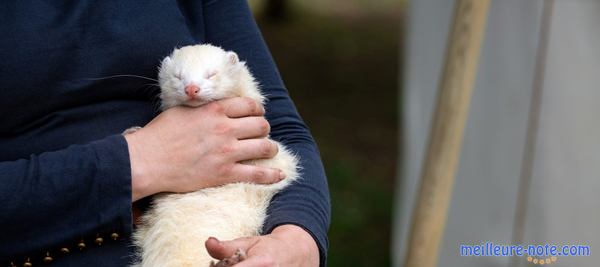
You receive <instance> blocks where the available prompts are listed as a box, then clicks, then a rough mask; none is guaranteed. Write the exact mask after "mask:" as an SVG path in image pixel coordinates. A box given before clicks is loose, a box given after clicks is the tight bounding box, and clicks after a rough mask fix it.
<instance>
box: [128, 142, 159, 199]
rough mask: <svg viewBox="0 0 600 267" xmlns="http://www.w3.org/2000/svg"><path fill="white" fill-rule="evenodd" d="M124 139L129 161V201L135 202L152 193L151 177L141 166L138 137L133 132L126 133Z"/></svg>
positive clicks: (141, 159)
mask: <svg viewBox="0 0 600 267" xmlns="http://www.w3.org/2000/svg"><path fill="white" fill-rule="evenodd" d="M125 140H126V141H127V147H128V149H129V162H130V168H131V201H132V202H135V201H137V200H139V199H141V198H144V197H146V196H149V195H152V194H153V192H152V190H151V188H152V184H151V179H150V178H149V176H148V175H147V172H146V171H145V170H146V168H145V167H144V166H143V162H144V161H143V158H142V155H141V152H140V151H139V149H138V147H139V145H138V143H139V138H138V137H137V135H136V134H135V133H131V134H126V135H125Z"/></svg>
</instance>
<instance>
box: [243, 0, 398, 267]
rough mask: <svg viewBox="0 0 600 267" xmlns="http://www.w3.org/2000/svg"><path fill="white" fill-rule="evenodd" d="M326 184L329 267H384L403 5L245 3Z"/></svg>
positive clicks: (383, 0)
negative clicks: (314, 146) (306, 130)
mask: <svg viewBox="0 0 600 267" xmlns="http://www.w3.org/2000/svg"><path fill="white" fill-rule="evenodd" d="M249 3H250V4H251V6H252V8H253V11H254V13H255V16H256V18H257V20H258V23H259V26H260V28H261V30H262V33H263V35H264V37H265V39H266V42H267V44H268V45H269V48H270V49H271V53H272V54H273V56H274V58H275V61H276V62H277V65H278V67H279V69H280V72H281V75H282V77H283V80H284V81H285V83H286V86H287V88H288V90H289V91H290V95H291V96H292V99H293V100H294V102H295V103H296V105H297V107H298V110H299V111H300V114H301V115H302V117H303V118H304V120H305V121H306V123H307V124H308V126H309V127H310V129H311V132H312V134H313V135H314V137H315V139H316V141H317V143H318V145H319V148H320V150H321V156H322V157H323V161H324V164H325V169H326V172H327V176H328V179H329V187H330V192H331V198H332V199H331V200H332V222H331V227H330V231H329V238H330V247H329V266H333V267H337V266H389V265H390V237H391V219H392V216H391V214H392V197H393V193H394V192H393V189H394V184H395V176H396V175H395V174H396V162H397V160H398V159H397V150H398V142H397V140H398V137H399V136H398V126H397V125H398V108H399V107H398V80H399V75H398V74H399V73H400V69H399V62H400V54H399V51H400V43H401V42H400V40H401V36H402V33H401V27H400V25H401V23H402V18H403V10H404V7H405V1H402V0H379V1H375V0H371V1H369V0H329V1H322V0H321V1H319V0H250V1H249Z"/></svg>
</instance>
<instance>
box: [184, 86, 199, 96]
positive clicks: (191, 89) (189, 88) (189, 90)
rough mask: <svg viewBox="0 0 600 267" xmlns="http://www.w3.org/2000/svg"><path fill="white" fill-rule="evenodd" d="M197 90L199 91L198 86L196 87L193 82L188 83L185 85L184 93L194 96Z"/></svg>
mask: <svg viewBox="0 0 600 267" xmlns="http://www.w3.org/2000/svg"><path fill="white" fill-rule="evenodd" d="M199 92H200V87H198V86H196V85H194V84H190V85H188V86H186V87H185V94H186V95H187V96H189V97H190V98H195V97H196V96H197V95H198V93H199Z"/></svg>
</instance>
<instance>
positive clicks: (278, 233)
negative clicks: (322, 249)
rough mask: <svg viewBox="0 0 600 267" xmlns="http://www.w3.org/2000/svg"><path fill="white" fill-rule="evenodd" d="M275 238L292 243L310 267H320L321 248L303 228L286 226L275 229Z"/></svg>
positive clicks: (272, 233)
mask: <svg viewBox="0 0 600 267" xmlns="http://www.w3.org/2000/svg"><path fill="white" fill-rule="evenodd" d="M271 235H272V236H273V237H274V238H277V239H279V240H282V241H284V242H287V243H290V244H291V246H292V247H295V248H298V251H300V252H301V254H302V256H303V258H304V259H307V260H308V263H310V264H309V266H319V247H318V246H317V242H316V241H315V239H314V238H313V237H312V236H311V235H310V234H309V233H308V232H307V231H306V230H304V229H303V228H301V227H299V226H296V225H293V224H284V225H280V226H277V227H275V229H273V231H272V232H271Z"/></svg>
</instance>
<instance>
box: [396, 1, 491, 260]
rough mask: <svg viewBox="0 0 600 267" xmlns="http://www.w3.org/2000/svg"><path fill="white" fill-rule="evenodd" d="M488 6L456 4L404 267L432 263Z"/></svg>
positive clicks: (434, 258) (469, 3)
mask: <svg viewBox="0 0 600 267" xmlns="http://www.w3.org/2000/svg"><path fill="white" fill-rule="evenodd" d="M488 8H489V0H457V2H456V9H455V13H454V22H453V26H452V32H451V35H450V39H449V43H448V48H447V51H446V58H445V60H446V61H445V66H444V72H443V76H442V79H441V85H440V88H439V92H438V96H437V105H436V111H435V114H434V118H433V125H432V128H431V133H430V136H429V147H428V149H427V154H426V158H425V163H424V165H423V170H422V174H421V175H422V176H421V188H420V191H419V195H418V199H417V204H416V206H415V210H414V212H413V222H412V229H411V232H410V239H409V247H408V254H407V257H406V264H405V267H434V266H437V259H438V250H439V246H440V243H441V240H442V237H443V233H444V226H445V224H446V218H447V213H448V206H449V204H450V199H451V195H452V186H453V183H454V175H455V173H456V169H457V165H458V159H459V158H460V150H461V146H462V139H463V132H464V128H465V125H466V121H467V115H468V110H469V105H470V100H471V92H472V91H473V90H472V89H473V83H474V81H475V74H476V72H477V62H478V59H479V52H480V48H481V42H482V39H483V32H484V28H485V22H486V18H487V11H488ZM457 249H458V248H457Z"/></svg>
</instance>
